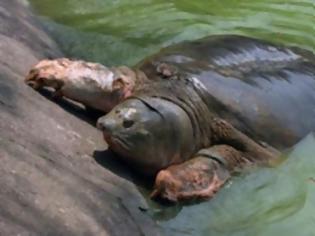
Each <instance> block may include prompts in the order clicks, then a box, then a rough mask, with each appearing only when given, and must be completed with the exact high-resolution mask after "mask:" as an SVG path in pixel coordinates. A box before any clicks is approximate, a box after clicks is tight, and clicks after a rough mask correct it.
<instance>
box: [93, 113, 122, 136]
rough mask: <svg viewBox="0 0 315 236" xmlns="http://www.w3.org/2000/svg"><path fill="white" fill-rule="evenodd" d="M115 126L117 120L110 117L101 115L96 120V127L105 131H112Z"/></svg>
mask: <svg viewBox="0 0 315 236" xmlns="http://www.w3.org/2000/svg"><path fill="white" fill-rule="evenodd" d="M116 126H117V122H116V121H115V120H114V119H113V118H110V117H106V116H104V117H101V118H99V119H98V120H97V123H96V127H97V128H98V129H99V130H101V131H103V132H106V133H112V131H113V130H114V129H115V127H116Z"/></svg>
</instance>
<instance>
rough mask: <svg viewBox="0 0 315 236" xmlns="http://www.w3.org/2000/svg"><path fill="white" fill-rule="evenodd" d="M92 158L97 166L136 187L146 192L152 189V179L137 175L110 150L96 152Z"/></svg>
mask: <svg viewBox="0 0 315 236" xmlns="http://www.w3.org/2000/svg"><path fill="white" fill-rule="evenodd" d="M93 157H94V159H95V161H96V162H97V163H98V164H99V165H101V166H102V167H104V168H105V169H107V170H110V171H111V172H113V173H115V174H116V175H118V176H120V177H122V178H124V179H126V180H129V181H131V182H133V183H134V184H135V185H137V186H138V187H142V188H145V189H146V190H148V191H149V190H151V189H152V186H153V184H154V178H147V177H145V176H143V175H140V174H138V173H137V172H136V170H134V169H132V168H131V167H130V166H129V165H128V164H127V163H125V162H123V161H121V160H120V159H119V157H118V155H117V154H115V153H113V152H112V151H111V150H109V149H106V150H103V151H100V150H96V151H94V153H93Z"/></svg>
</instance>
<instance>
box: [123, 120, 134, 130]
mask: <svg viewBox="0 0 315 236" xmlns="http://www.w3.org/2000/svg"><path fill="white" fill-rule="evenodd" d="M134 123H135V122H134V121H133V120H124V122H123V126H124V128H126V129H127V128H130V127H131V126H133V124H134Z"/></svg>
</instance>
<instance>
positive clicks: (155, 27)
mask: <svg viewBox="0 0 315 236" xmlns="http://www.w3.org/2000/svg"><path fill="white" fill-rule="evenodd" d="M314 1H315V0H301V1H298V0H195V1H193V0H172V1H168V0H89V1H83V0H32V1H31V2H32V4H33V6H34V7H35V9H36V10H37V11H38V12H39V13H40V14H42V15H44V16H46V17H48V20H49V22H48V23H47V26H48V27H49V29H50V31H51V32H52V34H53V35H54V36H55V38H56V40H57V41H58V42H59V43H60V45H62V47H63V50H64V51H65V52H66V54H67V55H69V56H72V57H77V58H83V59H86V60H91V61H98V62H102V63H104V64H106V65H120V64H126V65H132V64H135V63H136V62H137V61H139V60H140V59H142V58H144V57H145V56H147V55H149V54H152V53H154V52H156V51H158V50H159V49H160V48H161V47H163V46H167V45H170V44H172V43H176V42H180V41H182V40H188V39H196V38H200V37H203V36H206V35H210V34H222V33H225V34H227V33H228V34H232V33H233V34H243V35H249V36H255V37H259V38H264V39H268V40H270V41H275V42H281V43H285V44H287V45H298V46H300V47H304V48H307V49H310V50H313V51H315V30H314V22H315V21H314V15H315V10H314V4H315V2H314ZM313 178H314V179H313ZM149 214H152V215H153V217H155V219H156V220H157V221H158V223H159V224H160V225H161V226H162V227H163V228H164V229H165V233H167V234H168V235H174V236H175V235H207V236H208V235H215V236H221V235H222V236H223V235H229V236H253V235H255V236H256V235H257V236H273V235H285V236H314V235H315V137H314V136H313V135H310V136H308V137H307V138H306V139H304V140H303V141H302V142H301V143H300V144H298V145H297V146H296V147H295V148H294V149H293V151H292V152H291V154H290V155H289V158H288V160H287V161H285V162H284V163H283V164H282V165H280V166H279V167H277V168H270V169H260V170H258V171H257V172H254V173H250V174H247V175H244V176H240V177H236V178H233V180H232V182H231V183H230V184H228V185H227V186H226V187H225V188H224V189H223V190H222V191H221V192H220V193H219V194H217V195H216V197H215V198H214V199H212V200H211V201H208V202H203V203H201V204H196V205H192V206H185V207H180V206H177V207H171V208H160V206H157V205H153V206H152V211H150V213H149Z"/></svg>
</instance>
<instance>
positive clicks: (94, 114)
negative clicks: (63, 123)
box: [38, 89, 104, 127]
mask: <svg viewBox="0 0 315 236" xmlns="http://www.w3.org/2000/svg"><path fill="white" fill-rule="evenodd" d="M38 92H39V93H40V94H41V95H42V96H44V97H45V98H47V99H48V100H50V101H52V102H54V103H56V104H58V105H59V106H60V107H61V108H63V109H64V110H66V111H67V112H69V113H71V114H72V115H74V116H76V117H78V118H79V119H81V120H83V121H85V122H87V123H88V124H90V125H92V126H94V127H95V124H96V121H97V119H98V118H99V117H101V116H103V115H104V113H103V112H101V111H98V110H95V109H92V108H85V107H84V106H83V105H81V104H79V103H77V102H74V101H71V100H69V99H66V98H54V97H53V95H52V94H53V93H52V91H50V90H48V89H41V90H39V91H38Z"/></svg>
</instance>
